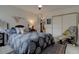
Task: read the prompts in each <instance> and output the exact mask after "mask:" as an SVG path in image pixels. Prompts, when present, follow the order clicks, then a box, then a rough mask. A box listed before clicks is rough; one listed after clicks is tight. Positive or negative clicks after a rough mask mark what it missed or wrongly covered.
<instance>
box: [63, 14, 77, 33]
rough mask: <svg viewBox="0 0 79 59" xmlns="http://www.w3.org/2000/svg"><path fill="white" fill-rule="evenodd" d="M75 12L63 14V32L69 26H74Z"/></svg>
mask: <svg viewBox="0 0 79 59" xmlns="http://www.w3.org/2000/svg"><path fill="white" fill-rule="evenodd" d="M76 16H77V14H69V15H64V16H63V32H64V31H66V30H67V29H68V28H69V27H70V26H76V18H77V17H76Z"/></svg>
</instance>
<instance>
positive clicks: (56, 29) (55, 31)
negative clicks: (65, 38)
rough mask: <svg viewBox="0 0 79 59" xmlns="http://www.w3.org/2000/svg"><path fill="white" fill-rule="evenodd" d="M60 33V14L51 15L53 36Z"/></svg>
mask: <svg viewBox="0 0 79 59" xmlns="http://www.w3.org/2000/svg"><path fill="white" fill-rule="evenodd" d="M60 35H62V16H57V17H53V36H54V37H58V36H60Z"/></svg>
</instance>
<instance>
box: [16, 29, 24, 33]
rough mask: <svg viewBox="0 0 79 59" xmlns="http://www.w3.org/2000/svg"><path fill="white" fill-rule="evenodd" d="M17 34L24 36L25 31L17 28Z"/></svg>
mask: <svg viewBox="0 0 79 59" xmlns="http://www.w3.org/2000/svg"><path fill="white" fill-rule="evenodd" d="M16 31H17V34H23V33H24V30H23V28H16Z"/></svg>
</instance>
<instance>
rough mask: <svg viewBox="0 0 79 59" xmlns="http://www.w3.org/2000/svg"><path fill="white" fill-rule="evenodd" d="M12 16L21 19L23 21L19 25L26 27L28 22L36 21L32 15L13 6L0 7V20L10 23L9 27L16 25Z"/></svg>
mask: <svg viewBox="0 0 79 59" xmlns="http://www.w3.org/2000/svg"><path fill="white" fill-rule="evenodd" d="M14 16H20V17H23V18H24V19H23V20H20V24H23V25H25V26H26V25H27V21H28V20H32V19H33V20H36V17H35V15H34V14H33V13H30V12H28V11H24V10H21V9H19V8H16V7H14V6H0V19H1V20H3V21H6V22H8V23H10V26H11V27H12V26H15V25H16V24H17V23H16V21H15V20H14V18H13V17H14Z"/></svg>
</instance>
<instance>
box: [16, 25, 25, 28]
mask: <svg viewBox="0 0 79 59" xmlns="http://www.w3.org/2000/svg"><path fill="white" fill-rule="evenodd" d="M15 27H18V28H23V27H24V26H23V25H16V26H15Z"/></svg>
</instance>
